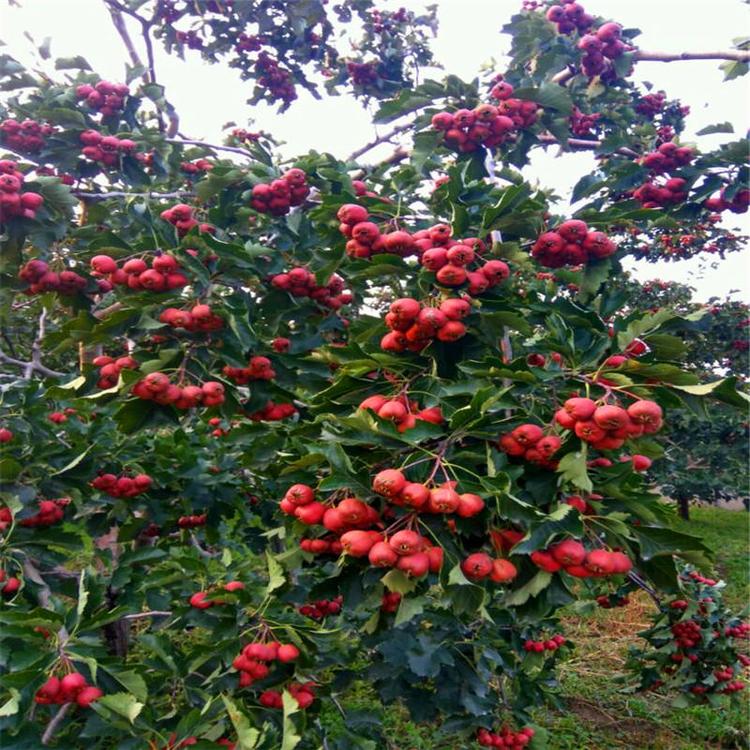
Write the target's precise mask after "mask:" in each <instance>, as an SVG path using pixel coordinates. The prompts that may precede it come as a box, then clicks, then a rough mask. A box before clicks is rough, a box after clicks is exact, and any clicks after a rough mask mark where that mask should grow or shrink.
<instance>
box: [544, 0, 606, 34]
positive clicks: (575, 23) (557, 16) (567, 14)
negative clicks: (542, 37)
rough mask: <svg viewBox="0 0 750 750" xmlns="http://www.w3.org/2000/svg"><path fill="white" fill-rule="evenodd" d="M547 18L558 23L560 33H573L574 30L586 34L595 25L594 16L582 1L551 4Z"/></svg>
mask: <svg viewBox="0 0 750 750" xmlns="http://www.w3.org/2000/svg"><path fill="white" fill-rule="evenodd" d="M546 18H547V20H548V21H551V22H552V23H554V24H556V25H557V32H558V33H559V34H572V33H573V32H574V31H578V33H579V34H585V33H586V32H587V31H588V30H589V29H590V28H591V27H592V26H593V25H594V19H593V17H592V16H590V15H588V14H587V13H586V11H585V10H584V9H583V6H582V5H580V3H565V4H564V5H550V7H549V8H547V13H546Z"/></svg>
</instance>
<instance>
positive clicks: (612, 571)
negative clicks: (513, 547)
mask: <svg viewBox="0 0 750 750" xmlns="http://www.w3.org/2000/svg"><path fill="white" fill-rule="evenodd" d="M531 561H532V562H533V563H534V565H536V566H537V567H538V568H541V569H542V570H546V571H547V572H548V573H557V572H558V571H560V570H564V571H565V572H566V573H567V574H568V575H571V576H575V577H576V578H599V577H603V576H611V575H621V574H624V573H628V572H629V571H630V570H631V569H632V567H633V563H632V562H631V560H630V558H629V557H628V556H627V555H626V554H625V553H624V552H618V551H610V550H606V549H594V550H589V551H587V550H586V548H585V547H584V546H583V544H581V542H579V541H577V540H575V539H564V540H563V541H562V542H558V543H557V544H554V545H552V546H551V547H549V549H546V550H537V551H536V552H532V554H531Z"/></svg>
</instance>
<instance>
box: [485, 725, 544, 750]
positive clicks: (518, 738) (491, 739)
mask: <svg viewBox="0 0 750 750" xmlns="http://www.w3.org/2000/svg"><path fill="white" fill-rule="evenodd" d="M534 734H535V732H534V730H533V729H532V728H531V727H523V729H519V730H518V731H517V732H514V731H512V730H511V729H509V728H508V727H503V728H502V729H501V730H500V731H499V732H490V731H489V730H487V729H480V730H479V731H478V732H477V742H478V743H479V744H480V745H481V746H482V747H507V748H523V747H526V746H527V745H528V744H529V743H530V742H531V740H532V738H533V736H534Z"/></svg>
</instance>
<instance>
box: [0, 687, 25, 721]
mask: <svg viewBox="0 0 750 750" xmlns="http://www.w3.org/2000/svg"><path fill="white" fill-rule="evenodd" d="M9 690H10V698H8V700H7V701H5V703H3V705H2V706H0V717H2V716H13V715H15V714H17V713H18V708H19V705H20V704H19V701H18V699H19V698H20V697H21V693H19V692H18V690H15V689H14V688H10V689H9Z"/></svg>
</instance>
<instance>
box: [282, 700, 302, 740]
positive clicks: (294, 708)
mask: <svg viewBox="0 0 750 750" xmlns="http://www.w3.org/2000/svg"><path fill="white" fill-rule="evenodd" d="M281 700H282V701H283V703H284V736H283V737H282V740H281V748H280V750H294V748H295V747H297V745H299V743H300V742H301V741H302V737H301V736H300V735H298V734H297V727H295V726H294V722H293V721H292V715H293V714H296V713H297V712H298V711H299V710H300V709H299V705H298V704H297V701H296V700H294V698H292V696H291V694H290V693H289V692H288V691H287V690H285V691H284V692H283V693H282V695H281Z"/></svg>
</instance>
